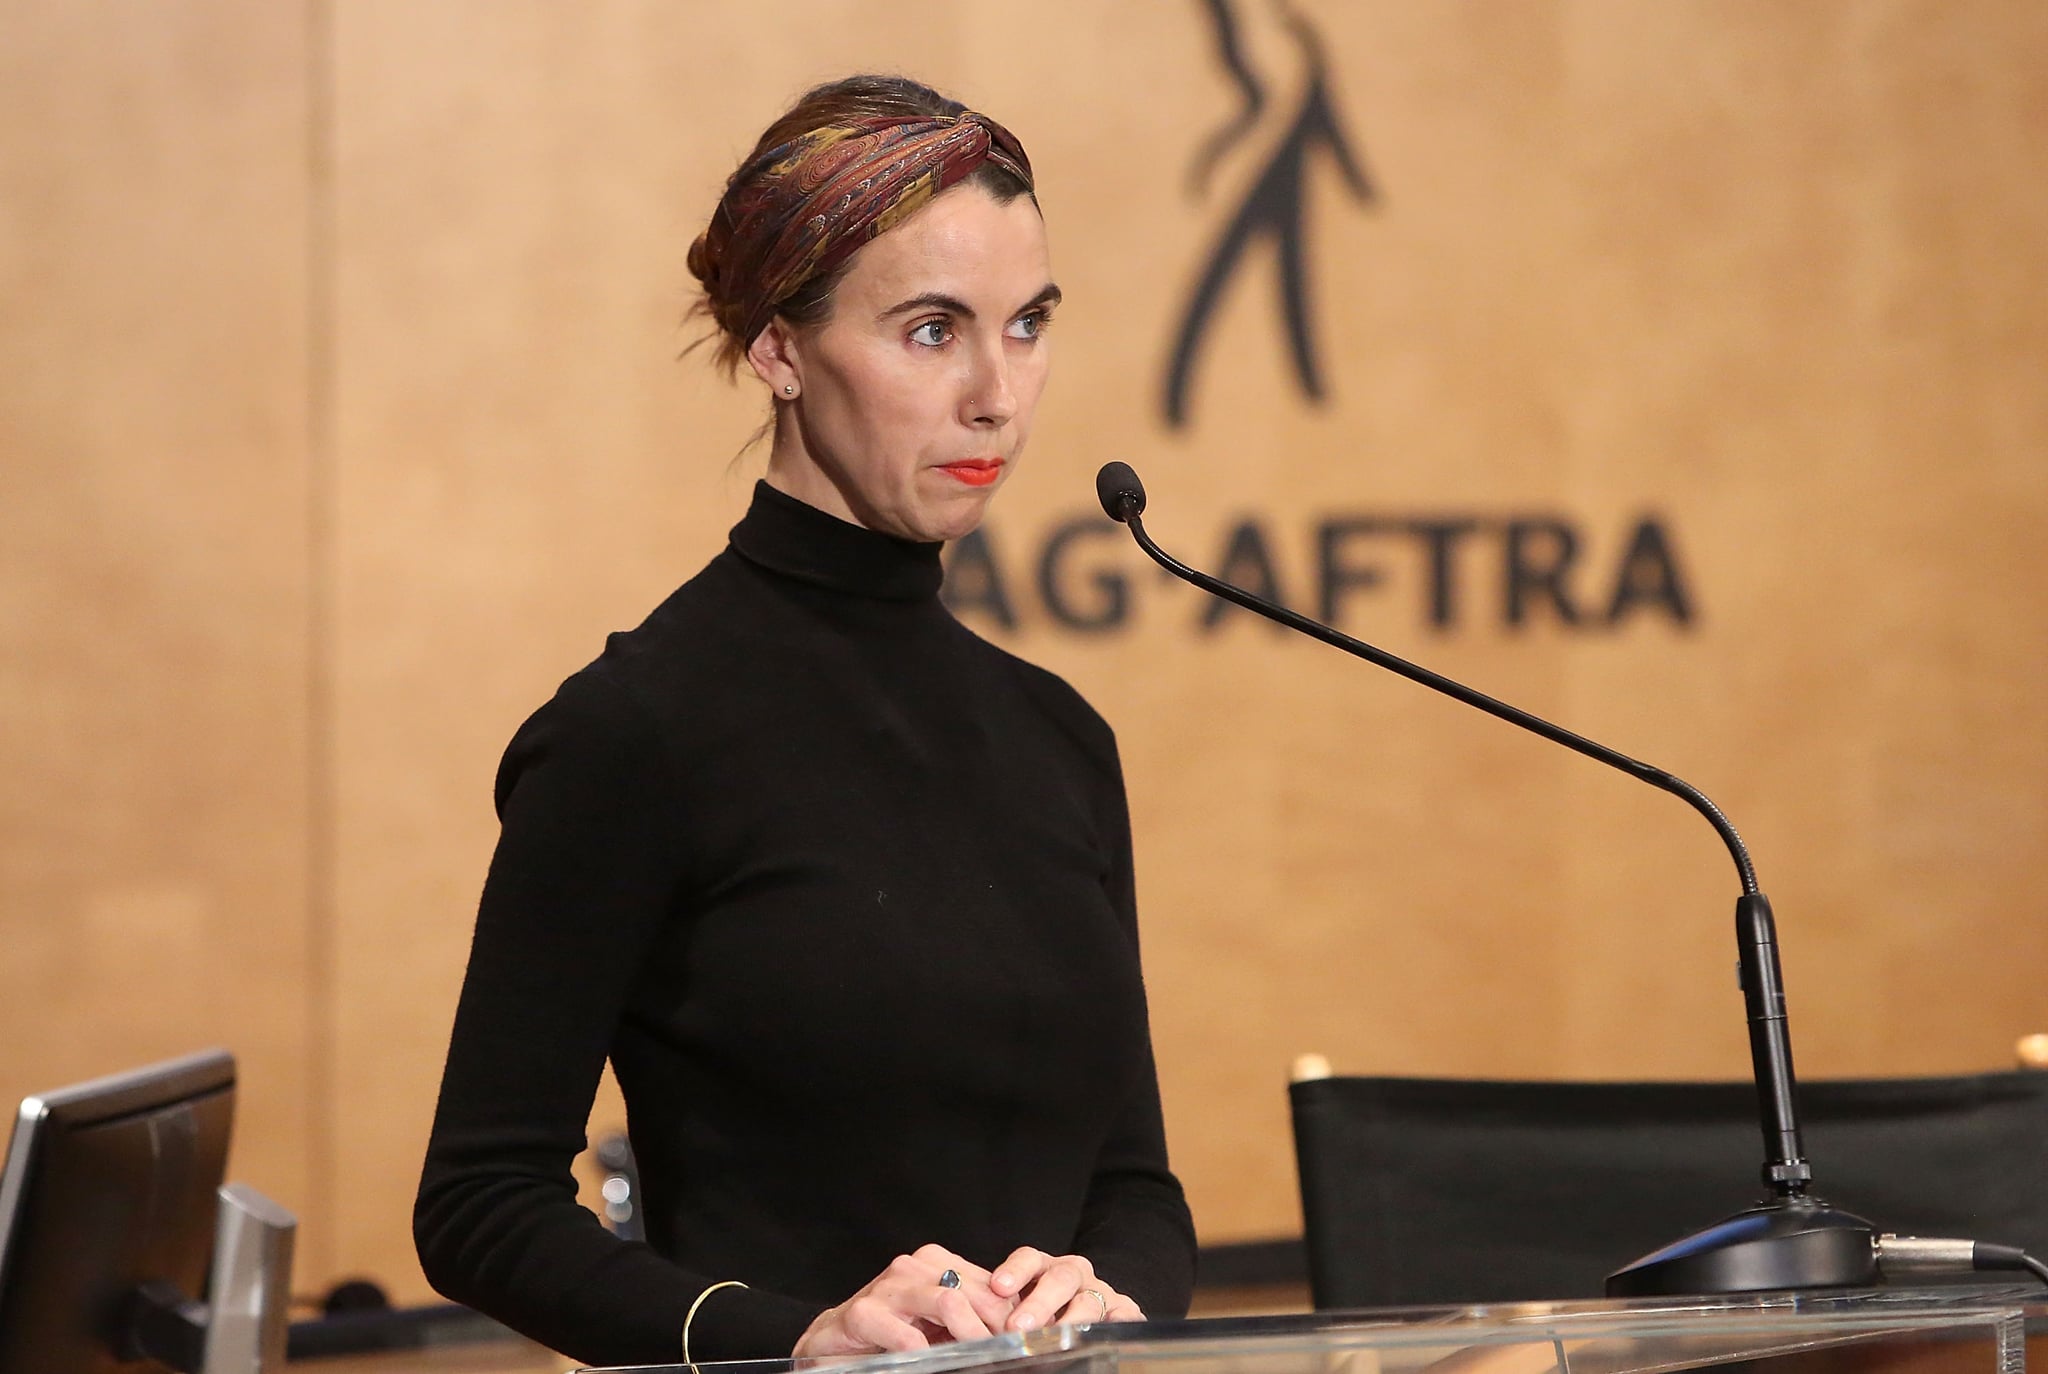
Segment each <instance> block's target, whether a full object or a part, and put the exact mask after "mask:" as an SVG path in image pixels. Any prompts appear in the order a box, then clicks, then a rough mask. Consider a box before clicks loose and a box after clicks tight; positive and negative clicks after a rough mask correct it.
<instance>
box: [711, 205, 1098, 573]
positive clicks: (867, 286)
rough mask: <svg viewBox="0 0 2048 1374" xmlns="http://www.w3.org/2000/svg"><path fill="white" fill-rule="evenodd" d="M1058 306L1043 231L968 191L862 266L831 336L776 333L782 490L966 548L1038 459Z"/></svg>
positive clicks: (1023, 208)
mask: <svg viewBox="0 0 2048 1374" xmlns="http://www.w3.org/2000/svg"><path fill="white" fill-rule="evenodd" d="M1059 298H1060V293H1059V288H1058V287H1057V286H1055V285H1053V280H1052V266H1051V262H1050V259H1049V258H1048V256H1047V253H1046V242H1045V223H1044V221H1043V220H1042V219H1041V218H1040V217H1039V213H1038V207H1037V206H1036V205H1034V204H1033V203H1032V201H1031V200H1030V198H1029V197H1026V196H1019V197H1018V198H1017V199H1015V200H1013V201H1010V202H1009V203H1008V204H1002V203H999V202H998V201H997V200H996V199H995V197H993V196H991V195H990V194H989V193H988V192H986V191H984V190H982V189H981V188H980V187H978V186H973V185H965V186H956V187H954V188H952V189H951V190H948V191H946V192H944V193H943V194H941V195H939V196H938V197H936V198H935V199H934V200H933V201H932V202H931V203H930V204H929V205H927V206H925V207H924V208H923V209H922V210H919V211H918V212H917V213H916V214H915V215H913V216H911V218H910V219H909V220H907V221H905V222H904V223H903V224H901V225H898V226H897V227H895V228H893V229H890V230H888V231H887V232H885V233H883V234H882V235H881V236H879V237H878V238H876V239H874V240H873V241H872V242H870V243H868V244H867V245H865V246H864V247H863V248H862V249H861V250H860V252H859V253H857V254H855V255H854V258H853V264H852V266H851V268H850V269H849V270H848V271H847V273H846V275H845V276H844V277H843V278H841V280H840V283H839V287H838V289H837V290H836V291H835V292H834V293H833V304H832V316H831V318H830V319H829V320H827V321H826V322H825V323H824V324H821V325H814V326H802V325H791V324H789V323H788V322H787V321H784V320H781V319H777V320H775V321H774V322H773V323H771V324H770V325H769V326H768V328H767V329H765V330H763V331H762V333H761V335H760V337H759V338H757V339H756V340H755V342H754V346H753V347H752V348H751V349H750V350H749V351H748V358H749V361H751V362H752V363H753V366H754V370H755V371H756V372H758V373H760V375H761V377H762V379H763V380H764V381H766V382H767V383H768V385H769V387H770V388H771V389H772V390H773V391H774V393H775V394H776V396H777V397H782V396H784V394H785V393H784V391H783V388H784V387H785V386H792V385H793V386H795V387H796V396H795V398H794V400H793V401H791V402H790V403H789V404H788V405H786V406H785V407H784V409H783V414H782V418H781V421H780V423H779V424H778V425H777V428H776V434H775V447H774V452H773V453H772V455H771V456H770V458H769V463H768V480H769V482H770V483H771V484H772V485H774V486H777V487H779V488H781V489H782V490H783V491H786V492H788V493H789V494H790V495H792V496H795V497H796V498H798V499H799V500H802V501H806V502H808V503H809V504H811V505H814V506H817V507H819V508H820V509H822V510H826V511H830V512H831V513H832V514H834V515H837V516H839V517H841V518H842V519H846V520H851V521H854V522H856V523H858V524H861V525H865V526H867V527H868V528H869V529H872V530H879V531H881V532H882V533H884V534H892V535H895V536H897V537H898V538H902V539H915V540H925V541H929V540H941V539H957V538H959V537H960V536H961V535H963V534H966V533H967V532H968V531H970V530H972V529H973V528H974V527H975V526H976V525H978V524H980V523H981V518H982V514H983V512H984V511H985V510H986V509H987V508H988V503H989V500H990V498H991V497H993V496H994V495H995V493H996V490H997V488H999V487H1000V486H1001V485H1002V484H1003V482H1004V481H1005V480H1007V479H1008V477H1009V475H1010V472H1011V470H1012V469H1013V468H1014V467H1015V466H1016V463H1017V458H1018V456H1019V455H1020V454H1021V453H1022V452H1023V451H1024V440H1025V438H1026V437H1027V436H1028V435H1029V434H1030V432H1031V417H1032V415H1033V413H1034V412H1035V411H1036V410H1037V409H1038V397H1039V393H1040V392H1042V391H1043V390H1044V389H1045V378H1046V369H1047V367H1048V365H1049V364H1050V362H1051V355H1050V354H1049V352H1048V351H1047V347H1048V345H1047V340H1046V338H1045V336H1044V332H1043V331H1044V329H1045V326H1046V324H1047V323H1048V321H1049V319H1050V317H1051V314H1052V309H1053V307H1054V306H1055V305H1056V304H1058V302H1059Z"/></svg>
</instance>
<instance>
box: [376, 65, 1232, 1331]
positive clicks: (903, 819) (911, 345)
mask: <svg viewBox="0 0 2048 1374" xmlns="http://www.w3.org/2000/svg"><path fill="white" fill-rule="evenodd" d="M690 266H691V270H692V271H693V272H694V273H695V274H696V276H697V277H698V279H699V280H700V281H701V282H702V283H703V286H704V292H705V309H706V311H707V312H708V313H709V314H710V316H711V317H712V319H713V320H714V321H715V322H716V325H717V327H718V329H719V331H720V348H721V350H722V352H723V356H724V358H725V360H726V361H727V363H728V364H730V365H737V364H738V363H739V362H741V361H744V363H745V364H746V365H747V366H748V367H749V368H750V369H751V370H752V371H753V373H754V374H755V375H756V376H758V377H759V378H760V379H761V380H762V381H763V382H765V383H766V384H767V386H768V389H769V393H770V395H771V396H772V397H773V398H774V406H775V411H774V418H773V421H772V425H773V441H772V449H771V452H770V456H769V462H768V473H767V478H766V480H765V481H764V482H763V483H761V484H759V485H758V486H757V488H756V490H755V495H754V502H753V505H752V507H751V508H750V509H749V510H748V512H747V514H746V517H745V518H744V519H743V520H742V521H741V522H740V524H739V525H738V526H737V527H736V528H735V529H734V530H733V533H732V543H731V545H730V547H728V548H727V549H726V550H725V551H724V552H723V553H721V554H720V555H719V556H718V557H717V558H715V559H713V560H712V562H711V564H710V565H709V566H708V567H706V568H705V569H704V571H703V572H701V573H700V574H698V575H697V576H696V577H695V578H693V579H692V580H691V581H690V582H688V583H687V584H685V585H684V586H683V587H682V589H681V590H679V591H678V592H676V593H675V595H673V596H672V597H670V598H669V599H668V601H666V602H664V603H663V604H662V605H661V606H660V607H659V608H657V609H656V610H655V611H654V612H653V614H652V615H651V616H649V617H648V619H647V620H646V622H645V623H643V624H642V625H641V626H640V627H639V628H638V629H635V630H633V631H631V632H630V633H625V634H618V635H614V636H612V637H611V639H610V641H609V642H608V644H607V647H606V650H605V652H604V654H603V655H602V656H601V657H600V658H598V659H597V660H596V661H595V662H594V663H592V664H590V665H589V666H588V667H586V668H584V669H583V670H582V671H581V672H578V673H577V674H575V675H574V676H573V677H571V678H569V679H568V681H566V682H565V683H563V685H562V687H561V689H560V691H559V692H558V693H557V694H556V695H555V697H554V699H553V700H552V701H550V702H549V703H548V704H547V705H545V706H543V707H542V708H541V709H540V710H539V711H538V712H537V713H535V715H534V716H533V717H532V718H531V719H529V720H528V721H527V722H526V724H525V725H524V726H523V727H521V729H520V731H519V733H518V735H517V736H516V737H515V738H514V739H513V741H512V744H511V746H510V747H509V748H508V750H507V751H506V754H505V759H504V763H503V765H502V767H501V769H500V772H499V777H498V784H497V802H498V811H499V817H500V820H501V823H502V826H503V830H502V834H501V838H500V841H499V845H498V850H497V853H496V856H495V857H494V859H493V860H492V864H491V871H490V876H489V878H488V880H487V882H486V884H485V888H484V894H483V900H482V903H481V906H480V909H479V912H478V917H477V931H476V941H475V945H474V947H473V949H472V951H471V955H470V964H469V972H468V976H467V979H466V981H465V983H464V985H463V991H462V998H461V1003H460V1005H459V1007H458V1010H457V1013H456V1020H455V1029H454V1034H453V1038H452V1042H451V1045H450V1049H449V1056H448V1067H447V1072H446V1076H445V1078H444V1080H443V1083H442V1088H441V1099H440V1106H439V1110H438V1112H437V1115H436V1118H435V1124H434V1131H433V1137H432V1140H431V1142H430V1145H429V1149H428V1157H427V1164H426V1169H425V1173H424V1176H423V1178H422V1181H421V1185H420V1195H419V1201H418V1204H417V1207H416V1209H415V1225H414V1229H415V1235H416V1238H417V1240H418V1244H419V1250H420V1257H421V1261H422V1263H423V1265H424V1266H425V1268H426V1272H427V1275H428V1277H429V1279H430V1280H431V1281H432V1282H433V1284H434V1286H435V1287H436V1288H437V1289H439V1290H440V1291H441V1292H443V1293H445V1294H446V1295H448V1296H449V1297H451V1298H454V1299H456V1300H458V1301H461V1302H465V1303H468V1304H470V1305H471V1306H473V1307H476V1308H478V1309H480V1310H482V1311H485V1312H487V1313H490V1314H491V1315H493V1316H496V1317H498V1318H499V1319H501V1320H503V1321H505V1322H506V1323H507V1324H509V1325H511V1326H514V1327H516V1328H518V1329H519V1330H522V1331H525V1332H527V1333H529V1334H531V1335H532V1336H534V1337H535V1338H537V1339H539V1340H541V1341H543V1342H545V1343H546V1344H548V1345H551V1346H553V1347H555V1348H557V1349H559V1350H562V1351H565V1352H567V1353H569V1354H572V1355H575V1356H577V1357H579V1358H582V1359H586V1360H591V1361H598V1362H605V1363H621V1364H623V1363H658V1362H671V1361H673V1360H675V1359H676V1358H677V1357H678V1355H685V1354H686V1358H695V1359H699V1360H704V1359H736V1358H747V1357H760V1356H774V1355H783V1354H791V1353H794V1354H797V1355H833V1354H847V1353H859V1352H866V1351H877V1350H903V1349H915V1348H917V1347H919V1346H922V1345H924V1344H926V1343H927V1342H929V1341H934V1340H946V1339H972V1338H978V1337H982V1336H986V1335H988V1334H990V1333H993V1332H999V1331H1005V1330H1009V1331H1015V1330H1026V1329H1029V1328H1031V1327H1033V1326H1036V1325H1043V1324H1049V1323H1052V1322H1059V1321H1101V1320H1110V1321H1122V1320H1139V1319H1142V1318H1144V1317H1145V1316H1147V1315H1148V1314H1149V1315H1150V1316H1153V1317H1160V1316H1173V1315H1179V1314H1180V1313H1182V1312H1184V1311H1185V1310H1186V1305H1187V1300H1188V1295H1189V1287H1190V1284H1191V1279H1192V1267H1193V1234H1192V1228H1191V1225H1190V1223H1189V1219H1188V1212H1187V1207H1186V1204H1185V1202H1184V1200H1183V1198H1182V1195H1181V1189H1180V1185H1179V1184H1178V1182H1176V1181H1175V1179H1174V1177H1173V1175H1172V1173H1171V1172H1170V1171H1169V1170H1168V1168H1167V1163H1166V1151H1165V1144H1164V1138H1163V1134H1162V1130H1161V1125H1160V1113H1159V1099H1158V1088H1157V1082H1156V1077H1155V1073H1154V1069H1153V1063H1152V1054H1151V1048H1150V1042H1149V1035H1148V1032H1147V1028H1146V1018H1145V1001H1144V989H1143V985H1142V982H1141V979H1140V976H1139V968H1138V950H1137V930H1136V917H1135V911H1134V903H1133V895H1132V879H1131V853H1130V835H1129V822H1128V818H1127V814H1126V811H1125V803H1124V796H1123V786H1122V779H1121V775H1120V773H1119V770H1118V764H1117V758H1116V749H1115V743H1114V740H1113V738H1112V737H1111V734H1110V731H1109V729H1108V727H1107V726H1106V725H1104V724H1103V722H1102V720H1101V719H1100V717H1098V716H1097V715H1096V714H1095V713H1094V712H1093V711H1092V710H1090V709H1089V707H1088V706H1087V704H1086V703H1085V702H1083V701H1082V700H1081V698H1080V697H1079V696H1078V695H1076V694H1075V693H1074V692H1073V690H1072V689H1071V688H1069V687H1067V686H1066V684H1065V683H1063V682H1061V681H1060V680H1059V679H1057V678H1055V677H1053V676H1052V675H1050V674H1048V673H1045V672H1043V671H1041V670H1039V669H1036V668H1033V667H1031V666H1029V665H1027V664H1025V663H1023V662H1021V661H1019V660H1017V659H1015V658H1013V657H1011V656H1010V655H1008V654H1006V653H1003V652H1002V651H1001V650H999V649H996V648H994V647H992V646H990V645H988V644H987V643H985V642H983V641H982V640H980V639H978V638H976V637H975V636H974V635H972V634H971V633H969V632H968V631H967V630H965V629H964V628H963V627H961V626H960V624H959V623H958V622H957V621H955V620H954V619H953V618H952V617H951V616H950V615H949V614H948V613H947V612H946V610H945V609H944V607H943V606H942V605H941V604H940V602H939V600H938V588H939V583H940V577H941V572H940V565H939V550H940V545H941V543H942V541H944V540H947V539H952V538H957V537H958V536H960V535H963V534H965V533H967V532H968V531H970V530H972V529H973V528H975V526H976V525H977V524H978V523H979V522H980V520H981V518H982V516H983V514H984V512H985V511H986V509H987V507H988V503H989V500H990V498H991V497H992V496H993V495H994V494H995V493H996V492H997V491H998V490H999V489H1000V488H1001V486H1002V485H1003V483H1004V482H1005V481H1007V480H1008V479H1009V476H1010V474H1011V473H1012V471H1013V470H1014V468H1015V465H1016V462H1017V459H1018V457H1019V455H1020V454H1021V452H1022V450H1023V447H1024V441H1025V438H1026V436H1027V435H1028V434H1029V431H1030V427H1031V420H1032V415H1033V413H1034V411H1035V410H1036V407H1037V404H1038V398H1039V393H1040V392H1041V390H1042V389H1043V387H1044V385H1045V380H1046V370H1047V364H1048V361H1049V358H1048V353H1047V341H1046V339H1045V337H1044V330H1045V328H1046V325H1047V324H1048V323H1049V321H1050V318H1051V313H1052V310H1053V308H1054V307H1055V306H1056V305H1057V304H1058V302H1059V294H1060V293H1059V288H1058V287H1057V286H1055V285H1054V284H1053V278H1052V274H1051V269H1050V266H1049V262H1048V257H1047V250H1046V239H1045V229H1044V224H1043V222H1042V220H1041V219H1040V216H1039V210H1038V205H1037V201H1036V199H1035V196H1034V193H1033V186H1032V180H1031V168H1030V163H1029V161H1028V160H1027V159H1026V157H1025V155H1024V151H1023V149H1022V147H1021V146H1019V145H1018V143H1017V141H1016V140H1015V139H1014V138H1013V137H1012V136H1011V135H1010V134H1009V133H1008V132H1006V131H1005V130H1004V129H1002V128H1001V127H1000V126H999V125H997V124H995V123H994V122H993V121H990V120H988V119H986V118H984V117H982V116H980V115H975V114H970V113H967V112H966V111H965V110H964V108H963V107H962V106H960V105H958V104H956V103H954V102H951V101H948V100H945V99H944V98H943V97H940V96H938V95H937V94H936V93H934V92H932V91H930V90H929V89H927V88H925V87H922V86H919V85H917V84H915V83H913V82H908V81H903V80H899V79H893V78H876V77H857V78H853V79H850V80H847V81H842V82H838V83H835V84H833V85H830V86H824V87H820V88H819V89H817V90H815V91H812V92H811V93H810V94H808V95H806V96H805V97H804V98H803V99H802V100H801V101H800V102H798V104H797V105H796V107H795V108H793V109H792V110H791V111H790V112H789V113H788V114H787V115H785V116H784V117H783V118H782V119H780V120H778V121H776V123H775V124H774V125H772V126H771V127H770V128H769V129H768V130H767V132H766V133H764V134H763V135H762V137H761V140H760V143H759V145H758V147H757V148H756V151H755V154H754V155H753V156H752V157H750V158H749V159H748V160H747V161H746V162H745V163H744V164H743V165H742V166H741V167H740V169H739V170H738V171H737V172H735V173H734V174H733V177H732V179H731V181H730V182H729V183H728V185H727V188H726V191H725V195H724V198H723V199H722V200H721V202H720V204H719V206H718V210H717V212H716V214H715V216H714V217H713V220H712V224H711V227H710V228H709V229H708V230H707V231H706V233H705V234H704V235H703V236H702V237H701V238H700V239H699V240H698V242H697V243H696V244H695V245H694V246H693V248H692V249H691V253H690ZM607 1056H609V1058H610V1059H611V1061H612V1064H613V1067H614V1069H615V1071H616V1073H617V1075H618V1079H619V1083H620V1086H621V1088H622V1089H623V1091H624V1094H625V1098H626V1103H627V1110H628V1116H629V1121H630V1131H631V1135H632V1141H633V1147H634V1151H635V1154H636V1156H637V1158H638V1160H639V1163H640V1169H641V1175H642V1193H643V1203H644V1211H643V1214H644V1216H645V1218H646V1221H647V1227H648V1236H649V1244H648V1245H647V1246H639V1245H632V1244H628V1243H625V1242H622V1241H619V1240H617V1239H616V1238H614V1237H613V1236H611V1235H610V1234H609V1233H607V1232H605V1231H604V1230H603V1229H602V1228H601V1227H600V1226H599V1225H598V1224H597V1222H596V1220H595V1218H593V1217H592V1216H591V1215H590V1213H588V1212H587V1211H585V1210H583V1209H582V1208H580V1207H579V1206H577V1204H576V1202H575V1198H574V1185H573V1182H572V1178H571V1173H570V1164H571V1161H572V1159H573V1158H574V1156H575V1155H576V1154H577V1153H578V1151H579V1150H580V1149H581V1148H582V1146H583V1143H584V1142H583V1127H584V1122H585V1119H586V1117H587V1115H588V1113H589V1108H590V1103H591V1097H592V1094H593V1092H594V1090H595V1086H596V1083H597V1079H598V1076H599V1073H600V1071H601V1069H602V1067H603V1064H604V1061H605V1059H606V1058H607ZM892 1257H893V1258H892ZM686 1352H687V1353H686Z"/></svg>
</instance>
